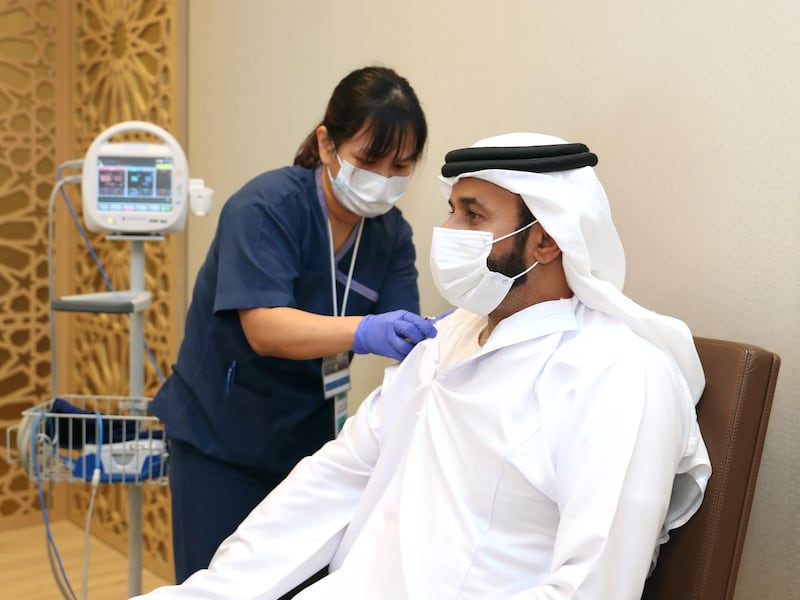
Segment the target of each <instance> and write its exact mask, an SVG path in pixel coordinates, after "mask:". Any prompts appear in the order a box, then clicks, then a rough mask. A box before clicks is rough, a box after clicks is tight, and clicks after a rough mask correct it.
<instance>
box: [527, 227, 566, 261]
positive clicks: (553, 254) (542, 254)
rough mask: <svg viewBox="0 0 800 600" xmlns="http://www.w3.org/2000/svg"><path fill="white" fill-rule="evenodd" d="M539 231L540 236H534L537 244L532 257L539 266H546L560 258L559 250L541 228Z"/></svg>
mask: <svg viewBox="0 0 800 600" xmlns="http://www.w3.org/2000/svg"><path fill="white" fill-rule="evenodd" d="M539 231H540V234H539V235H538V236H536V240H537V244H536V248H535V250H534V257H535V258H536V260H537V261H539V263H540V264H543V265H546V264H547V263H549V262H551V261H553V260H555V259H556V258H558V257H559V256H561V248H559V247H558V244H557V243H556V241H555V240H554V239H553V238H551V237H550V235H549V234H548V233H547V232H546V231H545V230H544V229H543V228H541V226H540V229H539ZM531 237H534V236H531Z"/></svg>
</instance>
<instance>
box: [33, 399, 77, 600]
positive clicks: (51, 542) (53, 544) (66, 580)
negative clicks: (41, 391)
mask: <svg viewBox="0 0 800 600" xmlns="http://www.w3.org/2000/svg"><path fill="white" fill-rule="evenodd" d="M43 415H44V413H43V412H40V413H39V414H38V415H36V419H35V420H34V423H33V431H34V432H35V431H37V430H38V429H39V420H40V419H41V418H42V416H43ZM36 437H37V436H35V435H32V436H31V459H32V460H33V470H34V473H35V474H36V490H37V492H38V494H39V506H40V507H41V509H42V518H43V519H44V527H45V532H46V534H47V541H48V545H49V546H50V547H52V549H53V552H54V553H55V556H56V560H57V561H58V567H59V569H60V570H61V576H62V577H63V578H64V583H66V585H67V589H68V590H69V593H70V596H71V599H68V600H77V597H76V596H75V592H73V591H72V586H71V585H70V584H69V578H68V577H67V573H66V572H65V571H64V564H63V563H62V562H61V556H60V555H59V554H58V549H57V548H56V542H55V540H54V539H53V534H52V532H51V531H50V520H49V518H48V517H47V505H46V504H45V500H44V493H43V492H42V476H41V472H40V471H39V460H38V457H37V452H36Z"/></svg>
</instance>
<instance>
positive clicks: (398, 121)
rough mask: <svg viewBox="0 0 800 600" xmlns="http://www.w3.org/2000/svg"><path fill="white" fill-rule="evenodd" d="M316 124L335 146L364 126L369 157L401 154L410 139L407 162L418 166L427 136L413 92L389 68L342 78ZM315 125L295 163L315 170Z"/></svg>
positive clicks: (317, 160) (374, 68)
mask: <svg viewBox="0 0 800 600" xmlns="http://www.w3.org/2000/svg"><path fill="white" fill-rule="evenodd" d="M320 125H324V126H325V128H326V129H327V130H328V137H330V139H331V141H332V142H333V143H334V145H337V146H338V145H339V144H341V143H342V142H344V141H345V140H347V139H349V138H351V137H353V136H354V135H356V134H357V133H358V132H359V131H360V130H361V129H362V128H363V127H364V126H365V125H367V126H368V127H369V130H370V134H371V136H372V139H371V140H370V143H369V147H368V148H367V149H366V152H367V158H370V159H375V158H383V157H384V156H388V155H389V154H390V153H392V152H394V153H395V155H396V156H399V154H400V152H401V151H402V149H403V146H404V145H405V141H406V136H407V135H411V136H413V140H414V146H413V151H412V153H411V156H410V157H409V158H411V160H412V161H414V162H416V161H417V160H418V159H419V157H420V156H421V155H422V151H423V149H424V148H425V142H426V140H427V138H428V125H427V123H426V121H425V113H424V112H423V111H422V106H421V105H420V103H419V99H418V98H417V95H416V93H415V92H414V89H413V88H412V87H411V84H409V83H408V81H407V80H406V79H405V78H404V77H401V76H400V75H398V74H397V73H396V72H395V71H393V70H392V69H389V68H387V67H377V66H371V67H363V68H361V69H357V70H355V71H353V72H351V73H350V74H348V75H347V76H346V77H345V78H344V79H342V80H341V81H340V82H339V83H338V84H337V86H336V88H335V89H334V90H333V94H332V95H331V98H330V100H329V101H328V107H327V109H326V110H325V116H324V118H323V119H322V122H321V123H320ZM317 127H319V125H318V126H317ZM317 127H315V128H314V130H313V131H312V132H311V133H310V134H309V135H308V137H306V139H305V140H304V141H303V143H302V144H301V145H300V148H299V149H298V150H297V154H296V155H295V157H294V164H295V165H298V166H301V167H309V168H313V167H316V166H317V165H319V164H320V157H319V147H318V146H317V136H316V130H317Z"/></svg>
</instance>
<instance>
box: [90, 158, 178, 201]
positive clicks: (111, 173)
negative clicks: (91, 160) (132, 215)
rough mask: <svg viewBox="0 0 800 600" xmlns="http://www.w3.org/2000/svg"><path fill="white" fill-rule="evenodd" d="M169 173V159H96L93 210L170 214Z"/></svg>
mask: <svg viewBox="0 0 800 600" xmlns="http://www.w3.org/2000/svg"><path fill="white" fill-rule="evenodd" d="M172 169H173V164H172V158H171V157H149V156H141V157H136V156H133V157H131V156H99V157H98V162H97V209H98V210H100V211H120V212H143V211H147V212H170V211H172Z"/></svg>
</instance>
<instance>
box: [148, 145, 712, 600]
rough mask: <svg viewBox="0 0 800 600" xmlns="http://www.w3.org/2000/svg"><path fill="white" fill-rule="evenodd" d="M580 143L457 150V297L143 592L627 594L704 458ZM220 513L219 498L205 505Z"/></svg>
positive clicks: (698, 485) (438, 277)
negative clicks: (187, 567) (433, 330)
mask: <svg viewBox="0 0 800 600" xmlns="http://www.w3.org/2000/svg"><path fill="white" fill-rule="evenodd" d="M596 162H597V158H596V156H595V155H594V154H592V153H590V152H589V151H588V149H587V148H586V147H585V146H583V145H582V144H566V143H565V142H564V141H563V140H560V139H558V138H553V137H550V136H543V135H538V134H527V133H526V134H509V135H504V136H498V137H495V138H490V139H487V140H483V141H481V142H478V143H477V144H476V145H475V146H473V147H472V148H465V149H461V150H456V151H453V152H450V153H449V154H448V155H447V157H446V163H445V165H444V167H443V168H442V175H443V177H442V184H443V187H444V189H445V191H446V194H447V197H448V198H449V204H450V208H451V215H450V217H449V218H448V219H447V222H446V223H445V224H444V227H441V228H436V229H435V230H434V234H433V243H432V247H431V268H432V272H433V276H434V280H435V282H436V285H437V287H438V289H439V291H440V292H441V293H442V295H443V296H444V297H445V298H446V299H447V300H448V301H449V302H450V303H452V304H454V305H456V306H457V307H459V310H456V311H455V312H454V313H453V314H452V315H450V316H448V317H447V318H445V319H442V320H441V321H439V322H438V323H437V327H438V330H439V333H438V336H437V337H435V338H433V339H428V340H425V341H423V342H421V343H420V344H419V345H418V346H417V347H416V348H415V349H414V350H413V351H412V352H411V353H410V354H409V355H408V357H407V358H406V359H405V360H404V361H403V362H402V363H401V364H400V365H396V366H393V367H390V368H389V369H387V372H386V375H385V378H384V382H383V385H382V386H381V387H380V388H378V389H377V390H375V391H374V392H373V393H372V394H371V395H370V396H369V397H368V398H367V399H366V400H365V401H364V402H363V404H362V405H361V407H360V408H359V410H358V411H357V412H356V414H355V415H354V416H353V417H351V418H350V419H349V420H348V421H347V424H346V425H345V427H344V430H343V431H342V433H341V434H340V435H339V437H338V438H337V439H336V440H335V441H332V442H330V443H328V444H327V445H326V446H324V447H323V448H322V449H321V450H319V451H318V452H317V453H315V454H314V455H313V456H310V457H307V458H305V459H304V460H303V461H302V462H301V463H300V464H299V465H298V466H297V467H296V468H295V469H294V470H293V471H292V473H291V475H290V476H289V477H288V478H287V479H286V480H285V481H284V482H283V483H282V484H281V485H280V486H278V487H277V488H276V489H275V490H274V491H273V492H272V493H271V494H270V495H269V496H268V497H267V498H266V499H264V500H263V501H262V502H261V504H259V506H258V507H256V508H255V510H253V512H252V513H251V514H250V516H249V517H248V518H247V519H246V520H245V521H244V522H243V523H242V525H241V526H240V527H239V529H238V530H237V531H236V532H235V533H234V534H233V535H232V536H230V537H229V538H228V539H227V540H226V541H225V542H223V544H222V545H221V546H220V548H219V549H218V551H217V553H216V555H215V556H214V559H213V561H212V563H211V565H210V566H209V568H208V569H207V570H202V571H198V572H197V573H195V574H194V575H193V576H191V577H190V578H189V579H188V580H187V581H186V582H184V584H183V585H181V586H172V587H165V588H161V589H159V590H156V591H154V592H152V593H151V594H148V595H147V596H146V597H147V598H152V599H156V598H174V599H183V598H185V599H189V598H192V599H197V598H219V599H223V598H236V599H242V598H260V599H268V598H278V597H280V596H281V595H282V594H285V593H286V592H288V591H289V590H291V589H292V588H294V586H296V585H298V584H299V583H301V582H302V581H304V580H305V579H306V578H307V577H309V576H310V575H312V574H314V573H316V572H317V571H319V570H320V569H322V568H323V567H325V566H326V565H330V574H328V575H327V576H325V577H323V578H322V579H320V580H318V581H316V582H315V583H313V584H312V585H311V586H309V587H307V588H305V589H304V590H303V591H301V592H300V593H299V594H298V595H297V596H296V597H297V598H302V599H303V600H308V599H324V600H331V599H367V598H369V599H376V598H380V599H384V600H385V599H394V598H397V599H401V598H409V599H413V600H419V599H427V598H431V599H436V600H442V599H445V598H461V599H471V598H481V599H484V598H497V599H502V600H508V599H509V598H513V599H523V598H524V599H545V598H546V599H556V598H581V599H588V600H603V599H608V600H626V599H635V598H639V597H640V595H641V592H642V587H643V585H644V580H645V577H646V576H647V574H648V571H649V569H650V567H651V564H652V562H653V561H654V560H655V556H656V554H657V548H658V545H659V544H660V543H663V542H664V541H666V539H667V537H668V531H669V530H670V529H672V528H674V527H677V526H679V525H681V524H682V523H684V522H685V521H686V520H687V519H688V518H689V517H690V516H691V515H692V514H693V513H694V512H695V511H696V510H697V507H698V506H699V504H700V502H701V500H702V496H703V492H704V490H705V484H706V482H707V479H708V477H709V475H710V472H711V470H710V464H709V461H708V455H707V453H706V449H705V445H704V444H703V440H702V437H701V435H700V431H699V429H698V426H697V420H696V417H695V410H694V406H695V403H696V402H697V400H698V399H699V397H700V393H701V392H702V390H703V386H704V377H703V372H702V368H701V366H700V362H699V359H698V356H697V353H696V351H695V348H694V344H693V340H692V337H691V334H690V332H689V330H688V329H687V327H686V326H685V325H684V324H683V323H682V322H680V321H678V320H675V319H673V318H670V317H665V316H661V315H658V314H656V313H654V312H652V311H649V310H646V309H644V308H642V307H641V306H639V305H638V304H636V303H634V302H633V301H632V300H630V299H629V298H627V297H626V296H624V295H623V294H622V293H621V291H620V289H621V287H622V283H623V279H624V275H625V259H624V255H623V251H622V246H621V244H620V241H619V238H618V236H617V232H616V229H615V228H614V225H613V223H612V221H611V215H610V210H609V206H608V201H607V199H606V196H605V192H604V191H603V188H602V186H601V185H600V182H599V181H598V179H597V177H596V176H595V173H594V170H593V169H592V166H593V165H594V164H596ZM208 518H209V519H213V518H214V515H209V516H208Z"/></svg>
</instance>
